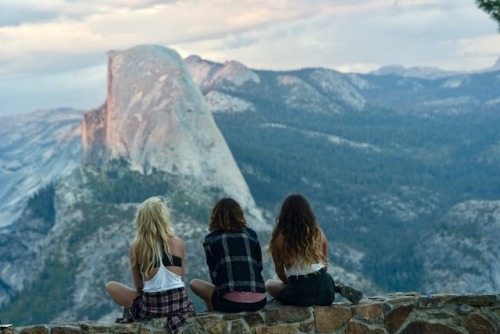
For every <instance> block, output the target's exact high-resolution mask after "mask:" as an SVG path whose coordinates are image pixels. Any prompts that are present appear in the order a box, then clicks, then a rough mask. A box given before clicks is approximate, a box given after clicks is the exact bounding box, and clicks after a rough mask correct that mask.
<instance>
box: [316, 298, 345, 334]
mask: <svg viewBox="0 0 500 334" xmlns="http://www.w3.org/2000/svg"><path fill="white" fill-rule="evenodd" d="M351 317H352V311H351V309H350V308H348V307H345V306H337V305H332V306H316V307H314V326H315V327H316V332H317V333H331V332H334V331H336V330H338V329H339V328H340V327H342V326H343V325H344V324H345V323H347V322H348V321H349V319H351Z"/></svg>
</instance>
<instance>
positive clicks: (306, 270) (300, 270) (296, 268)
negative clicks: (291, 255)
mask: <svg viewBox="0 0 500 334" xmlns="http://www.w3.org/2000/svg"><path fill="white" fill-rule="evenodd" d="M324 267H325V265H324V264H323V263H313V264H311V265H304V264H303V263H301V262H297V263H295V265H293V266H291V267H290V268H285V270H286V276H287V277H290V276H297V275H307V274H312V273H315V272H317V271H318V270H320V269H321V268H324Z"/></svg>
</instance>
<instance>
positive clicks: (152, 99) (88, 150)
mask: <svg viewBox="0 0 500 334" xmlns="http://www.w3.org/2000/svg"><path fill="white" fill-rule="evenodd" d="M82 143H83V161H84V163H86V164H91V165H97V166H101V165H103V164H106V163H108V162H109V161H112V160H119V159H125V160H127V161H128V162H129V163H130V166H131V169H132V170H137V171H140V172H142V173H145V174H149V173H151V172H152V171H153V169H155V170H161V171H165V172H168V173H171V174H175V175H179V176H180V177H183V178H185V179H186V182H187V183H189V184H190V185H193V186H197V187H200V186H201V187H220V188H221V189H222V192H223V193H225V194H227V195H229V196H232V197H234V198H235V199H236V200H237V201H239V202H240V203H242V204H243V205H244V206H245V207H247V208H248V209H249V211H251V212H252V214H253V215H255V216H257V218H258V220H262V218H261V216H260V215H261V214H260V212H259V211H258V210H257V209H256V208H255V203H254V201H253V198H252V196H251V194H250V190H249V188H248V186H247V184H246V182H245V180H244V178H243V176H242V174H241V172H240V170H239V169H238V166H237V165H236V163H235V161H234V159H233V156H232V154H231V152H230V150H229V148H228V147H227V144H226V142H225V141H224V138H223V137H222V135H221V133H220V131H219V129H218V128H217V125H216V124H215V122H214V120H213V117H212V114H211V113H210V112H209V111H208V109H207V106H206V103H205V101H204V99H203V96H202V94H201V92H200V90H199V89H198V87H197V86H196V85H195V84H194V82H193V80H192V78H191V74H190V73H189V71H188V70H187V68H186V67H185V65H184V63H183V60H182V59H181V58H180V56H179V55H178V54H177V52H175V51H173V50H170V49H167V48H164V47H160V46H138V47H134V48H131V49H129V50H126V51H112V52H109V61H108V97H107V100H106V103H105V104H104V105H103V106H102V107H101V108H99V109H97V110H93V111H91V112H89V113H87V114H85V117H84V120H83V123H82Z"/></svg>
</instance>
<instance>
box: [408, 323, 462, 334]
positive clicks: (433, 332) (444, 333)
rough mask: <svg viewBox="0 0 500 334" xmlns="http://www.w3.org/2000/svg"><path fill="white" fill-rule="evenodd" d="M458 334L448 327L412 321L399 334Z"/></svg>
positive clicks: (458, 332) (458, 333)
mask: <svg viewBox="0 0 500 334" xmlns="http://www.w3.org/2000/svg"><path fill="white" fill-rule="evenodd" d="M437 333H439V334H460V333H462V332H461V331H458V330H456V329H454V328H451V327H449V326H446V325H443V324H439V323H430V322H425V321H414V322H411V323H409V324H408V325H407V326H406V327H405V328H404V329H403V330H402V331H401V332H399V334H437Z"/></svg>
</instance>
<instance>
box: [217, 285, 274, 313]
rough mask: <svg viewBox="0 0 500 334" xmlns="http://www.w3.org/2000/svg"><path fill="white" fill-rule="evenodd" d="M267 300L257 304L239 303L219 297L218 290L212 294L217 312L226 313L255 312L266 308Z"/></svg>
mask: <svg viewBox="0 0 500 334" xmlns="http://www.w3.org/2000/svg"><path fill="white" fill-rule="evenodd" d="M266 302H267V298H265V297H264V299H262V300H261V301H258V302H255V303H237V302H233V301H232V300H229V299H226V298H224V297H222V296H221V295H219V293H218V292H217V290H215V291H214V293H212V305H213V307H214V310H215V311H219V312H225V313H238V312H255V311H259V310H261V309H263V308H264V306H266Z"/></svg>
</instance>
